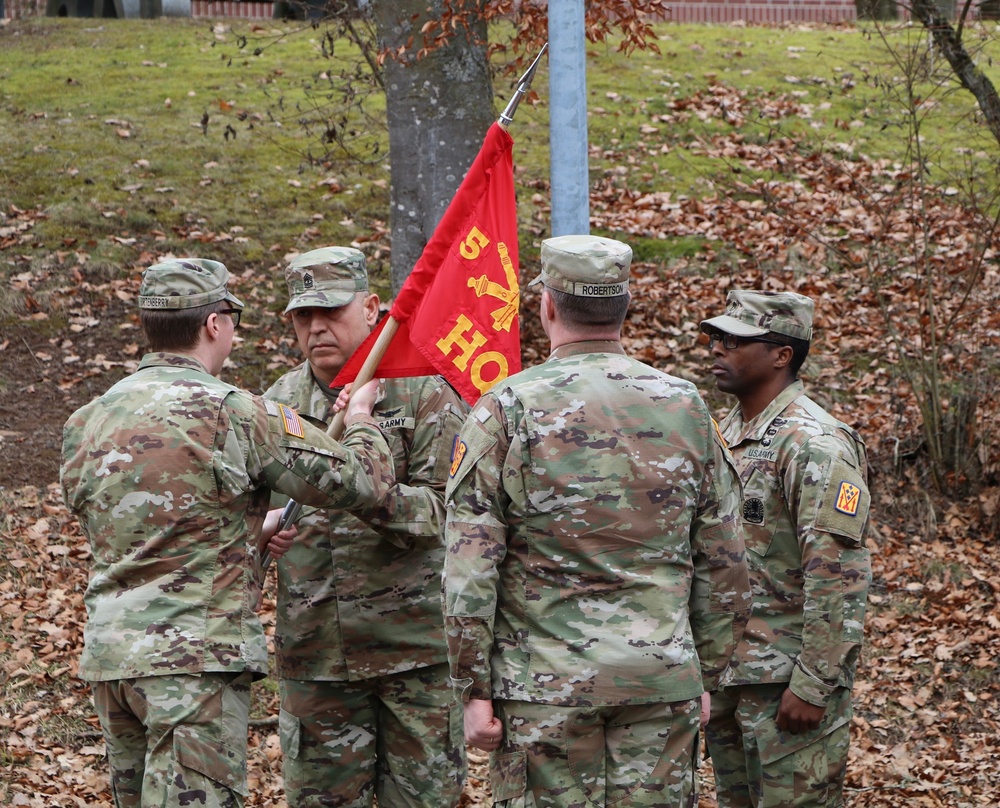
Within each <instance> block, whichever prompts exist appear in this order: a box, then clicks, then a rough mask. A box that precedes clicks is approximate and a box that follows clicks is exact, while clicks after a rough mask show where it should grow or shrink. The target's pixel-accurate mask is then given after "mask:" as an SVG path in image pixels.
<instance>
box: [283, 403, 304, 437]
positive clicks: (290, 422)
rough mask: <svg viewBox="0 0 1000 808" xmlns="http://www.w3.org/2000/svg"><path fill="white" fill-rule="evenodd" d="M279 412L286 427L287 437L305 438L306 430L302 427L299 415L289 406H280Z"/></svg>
mask: <svg viewBox="0 0 1000 808" xmlns="http://www.w3.org/2000/svg"><path fill="white" fill-rule="evenodd" d="M278 410H279V411H280V412H281V423H282V424H283V425H284V427H285V434H286V435H294V436H295V437H297V438H304V437H305V436H306V430H305V428H304V427H303V426H302V421H301V420H300V419H299V414H298V413H297V412H296V411H295V410H293V409H292V408H291V407H289V406H288V405H287V404H279V405H278Z"/></svg>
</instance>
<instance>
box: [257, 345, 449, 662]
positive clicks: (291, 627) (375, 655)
mask: <svg viewBox="0 0 1000 808" xmlns="http://www.w3.org/2000/svg"><path fill="white" fill-rule="evenodd" d="M385 390H386V396H385V398H384V399H383V400H382V401H380V402H379V403H378V404H377V405H376V407H375V411H374V413H373V415H374V417H375V419H376V421H377V422H378V423H379V426H380V427H381V428H382V431H383V434H385V436H386V440H387V441H388V443H389V449H390V451H391V452H392V458H393V462H394V463H395V469H396V480H397V481H398V482H397V484H396V485H395V486H394V487H393V488H392V490H391V491H390V493H389V496H388V497H387V498H386V500H385V501H384V502H383V503H380V504H379V506H378V508H376V509H375V510H371V511H365V512H363V513H362V512H360V511H359V512H358V513H360V514H362V515H363V516H364V518H365V520H366V521H368V522H369V524H370V526H369V525H366V524H365V522H362V521H361V520H360V519H358V518H357V517H355V516H354V515H352V514H349V513H342V512H335V511H326V512H324V511H315V510H309V509H306V510H304V511H303V517H302V518H301V519H300V520H299V522H298V527H299V535H298V537H297V539H296V541H295V543H294V544H293V546H292V549H291V550H289V551H288V553H286V554H285V555H284V556H283V557H282V558H281V560H280V561H279V562H278V623H277V631H276V632H275V634H276V638H277V639H276V644H277V657H278V671H279V674H280V675H281V677H282V678H285V679H304V680H313V681H356V680H362V679H370V678H372V677H376V676H387V675H390V674H394V673H399V672H402V671H407V670H411V669H413V668H421V667H426V666H428V665H436V664H440V663H443V662H445V661H446V660H447V652H446V649H445V642H444V626H443V621H442V617H441V568H442V566H443V564H444V538H443V534H444V486H445V482H446V480H447V477H448V465H449V464H450V462H451V452H452V448H453V446H454V444H455V439H456V437H457V436H458V431H459V429H460V428H461V426H462V421H463V419H464V417H465V414H466V413H467V412H468V405H467V404H466V403H465V402H464V401H463V400H462V399H461V397H460V396H459V395H458V394H457V393H456V392H455V391H454V390H452V388H451V387H449V386H448V384H447V383H446V382H445V381H444V380H443V379H442V378H440V377H429V376H424V377H420V378H412V379H389V380H387V381H386V382H385ZM264 396H265V397H266V398H271V399H274V400H276V401H283V402H286V403H289V404H292V405H293V406H295V407H298V408H299V409H300V411H301V412H303V413H306V414H307V415H309V416H311V417H314V418H316V419H319V420H321V421H326V420H327V419H328V418H329V417H330V407H331V405H332V403H333V401H334V400H335V399H336V396H332V397H331V395H330V393H329V392H327V391H326V390H324V389H323V387H322V386H321V385H320V384H319V383H318V382H317V381H316V380H315V378H314V377H313V375H312V372H311V371H310V370H309V367H308V365H307V364H305V363H304V364H302V365H300V366H299V367H298V368H296V369H295V370H292V371H290V372H289V373H286V374H285V375H284V376H282V377H281V378H280V379H279V380H278V381H277V382H276V383H275V384H274V385H273V386H272V387H271V388H270V389H269V390H268V391H267V392H266V393H264ZM276 504H283V503H276Z"/></svg>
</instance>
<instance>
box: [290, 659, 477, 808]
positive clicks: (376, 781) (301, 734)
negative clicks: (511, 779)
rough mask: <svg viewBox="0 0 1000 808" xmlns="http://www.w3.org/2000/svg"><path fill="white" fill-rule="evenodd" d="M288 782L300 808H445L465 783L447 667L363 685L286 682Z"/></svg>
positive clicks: (292, 802)
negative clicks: (323, 807)
mask: <svg viewBox="0 0 1000 808" xmlns="http://www.w3.org/2000/svg"><path fill="white" fill-rule="evenodd" d="M279 724H280V734H281V749H282V751H283V753H284V767H283V774H284V780H285V793H286V795H287V799H288V804H289V805H290V806H294V808H309V807H310V806H337V808H369V806H371V805H372V804H373V802H372V797H373V796H376V797H378V805H379V808H417V807H418V806H419V807H421V808H422V807H424V806H425V807H426V808H448V807H449V806H453V805H456V804H457V803H458V801H459V798H460V796H461V793H462V784H463V782H464V780H465V737H464V731H463V726H462V709H461V705H460V704H458V702H457V701H456V699H455V697H454V692H453V690H452V686H451V680H450V678H449V674H448V665H447V664H443V665H433V666H430V667H426V668H418V669H416V670H412V671H407V672H405V673H397V674H395V675H393V676H385V677H380V678H376V679H371V680H368V681H364V682H307V681H298V680H294V679H283V680H282V681H281V713H280V716H279Z"/></svg>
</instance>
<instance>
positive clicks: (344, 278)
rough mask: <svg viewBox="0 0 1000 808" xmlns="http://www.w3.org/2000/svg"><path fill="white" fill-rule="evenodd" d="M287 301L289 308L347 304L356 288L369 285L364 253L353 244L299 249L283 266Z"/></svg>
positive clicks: (328, 306) (331, 307) (363, 289)
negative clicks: (307, 250)
mask: <svg viewBox="0 0 1000 808" xmlns="http://www.w3.org/2000/svg"><path fill="white" fill-rule="evenodd" d="M285 281H286V282H287V283H288V305H287V306H285V314H288V312H290V311H291V310H292V309H303V308H306V307H308V306H318V307H320V308H324V309H336V308H339V307H340V306H344V305H347V304H348V303H350V302H351V301H352V300H353V299H354V295H355V294H356V293H357V292H364V291H367V289H368V270H367V269H365V255H364V253H363V252H361V251H360V250H355V249H354V248H352V247H322V248H320V249H318V250H310V251H309V252H306V253H302V255H300V256H299V257H298V258H296V259H295V260H293V261H292V262H291V263H290V264H289V265H288V266H287V267H286V268H285Z"/></svg>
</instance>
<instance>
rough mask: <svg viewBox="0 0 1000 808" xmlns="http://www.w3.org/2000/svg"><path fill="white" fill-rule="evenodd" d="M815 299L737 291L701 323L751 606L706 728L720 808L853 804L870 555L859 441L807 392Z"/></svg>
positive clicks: (862, 451)
mask: <svg viewBox="0 0 1000 808" xmlns="http://www.w3.org/2000/svg"><path fill="white" fill-rule="evenodd" d="M812 321H813V302H812V300H810V299H809V298H807V297H804V296H802V295H799V294H794V293H791V292H781V293H773V292H753V291H732V292H730V293H729V296H728V299H727V305H726V312H725V314H723V315H721V316H719V317H713V318H711V319H709V320H705V321H704V322H702V324H701V329H702V331H704V332H705V333H707V334H708V335H709V340H710V345H711V350H712V356H713V359H714V364H713V365H712V373H713V374H714V375H715V379H716V383H717V384H718V387H719V389H720V390H722V391H723V392H726V393H731V394H732V395H734V396H736V399H737V401H738V404H737V406H736V407H735V408H734V409H733V410H732V412H730V413H729V415H728V416H727V417H726V418H725V420H723V421H722V423H721V424H720V429H721V430H722V434H723V437H724V438H725V439H726V441H727V442H728V444H729V448H730V450H731V451H732V453H733V457H734V459H735V460H736V464H737V466H738V467H739V470H740V478H741V480H742V483H743V496H744V500H743V523H744V530H745V533H746V542H747V555H748V558H749V561H750V578H751V583H752V584H753V592H754V608H753V612H752V614H751V617H750V623H749V625H748V626H747V630H746V632H745V633H744V635H743V640H742V641H741V642H740V644H739V646H738V648H737V653H736V657H735V662H736V667H735V669H734V676H733V678H732V680H731V681H730V682H729V683H727V684H726V685H725V687H724V688H723V689H722V690H720V691H718V692H716V693H713V694H712V709H711V719H710V721H709V724H708V727H707V729H706V738H707V740H708V749H709V752H710V754H711V757H712V763H713V768H714V769H715V778H716V790H717V793H718V800H719V805H720V806H721V807H722V808H744V807H746V808H750V806H756V807H759V806H784V805H795V806H814V807H815V808H839V806H841V805H843V784H844V775H845V772H846V767H847V748H848V743H849V741H850V726H851V715H852V710H851V687H852V685H853V683H854V669H855V666H856V665H857V661H858V655H859V653H860V650H861V639H862V637H861V635H862V627H863V625H864V617H865V601H866V597H867V592H868V585H869V583H870V581H871V560H870V558H869V553H868V549H867V547H866V546H865V533H866V529H867V526H868V506H869V502H870V497H869V493H868V487H867V484H866V479H867V466H866V457H865V446H864V443H863V442H862V440H861V437H860V436H859V435H858V433H857V432H856V431H855V430H853V429H851V428H850V427H849V426H847V425H846V424H843V423H841V422H840V421H838V420H837V419H835V418H833V417H832V416H831V415H829V414H828V413H827V412H826V411H824V410H823V409H822V408H821V407H820V406H819V405H817V404H816V403H815V402H814V401H812V400H811V399H810V398H808V397H807V396H806V395H805V391H804V389H803V385H802V382H801V381H799V380H798V372H799V368H800V367H801V366H802V363H803V361H804V360H805V358H806V354H807V353H808V352H809V342H810V340H811V338H812Z"/></svg>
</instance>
